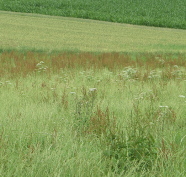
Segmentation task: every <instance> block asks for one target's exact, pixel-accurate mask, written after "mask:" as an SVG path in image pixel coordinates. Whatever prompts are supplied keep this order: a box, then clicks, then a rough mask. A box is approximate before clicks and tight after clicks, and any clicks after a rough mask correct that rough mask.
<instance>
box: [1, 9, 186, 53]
mask: <svg viewBox="0 0 186 177" xmlns="http://www.w3.org/2000/svg"><path fill="white" fill-rule="evenodd" d="M0 48H2V49H16V50H19V49H22V48H25V49H38V50H46V51H53V50H80V51H91V52H96V51H97V52H111V51H116V52H144V51H148V52H184V53H185V52H186V30H177V29H168V28H155V27H144V26H136V25H128V24H118V23H111V22H101V21H95V20H85V19H76V18H67V17H55V16H46V15H37V14H26V13H16V12H5V11H0Z"/></svg>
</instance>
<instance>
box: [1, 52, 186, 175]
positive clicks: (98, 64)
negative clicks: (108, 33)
mask: <svg viewBox="0 0 186 177" xmlns="http://www.w3.org/2000/svg"><path fill="white" fill-rule="evenodd" d="M0 61H1V62H0V78H1V80H0V81H1V82H0V96H1V101H0V105H1V106H0V117H1V120H0V174H1V176H20V177H21V176H34V177H35V176H38V177H39V176H43V177H44V176H56V177H57V176H130V177H131V176H185V175H186V171H185V167H186V160H185V156H186V152H185V146H186V122H185V110H186V109H185V106H186V92H185V91H186V70H185V67H186V60H185V55H183V54H180V55H178V56H177V57H175V56H173V55H168V54H166V55H163V54H150V53H143V54H138V55H136V58H135V59H132V58H131V56H130V55H127V54H118V53H116V52H115V53H114V52H113V53H100V54H93V53H88V52H80V53H73V52H63V53H56V54H47V53H37V52H25V53H21V52H14V51H11V52H2V53H1V55H0Z"/></svg>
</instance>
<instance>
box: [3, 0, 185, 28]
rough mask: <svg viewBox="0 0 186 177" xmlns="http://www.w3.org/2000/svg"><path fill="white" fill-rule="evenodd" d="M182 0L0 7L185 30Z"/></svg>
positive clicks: (6, 1) (7, 2)
mask: <svg viewBox="0 0 186 177" xmlns="http://www.w3.org/2000/svg"><path fill="white" fill-rule="evenodd" d="M185 6H186V2H185V1H182V0H174V1H169V0H165V1H162V0H143V1H137V0H128V1H123V0H115V1H108V0H95V1H91V0H86V1H83V0H78V1H77V0H76V1H69V0H63V1H59V0H55V1H53V0H48V1H44V0H34V1H33V0H31V1H27V0H20V1H11V0H1V1H0V10H5V11H13V12H27V13H39V14H45V15H55V16H65V17H77V18H85V19H95V20H101V21H110V22H118V23H129V24H137V25H145V26H156V27H168V28H179V29H186V16H185Z"/></svg>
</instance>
